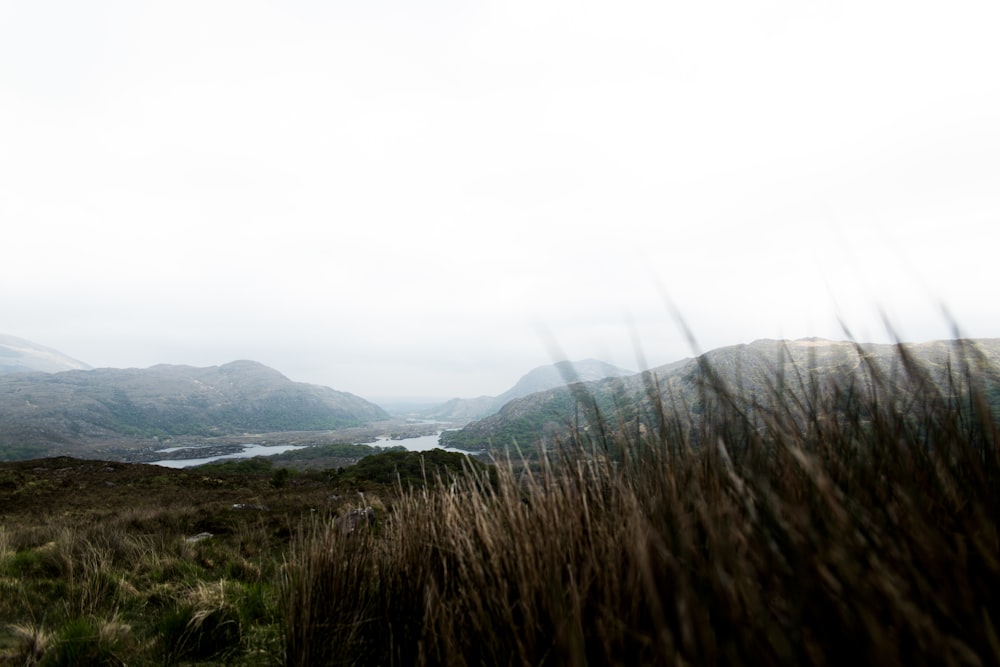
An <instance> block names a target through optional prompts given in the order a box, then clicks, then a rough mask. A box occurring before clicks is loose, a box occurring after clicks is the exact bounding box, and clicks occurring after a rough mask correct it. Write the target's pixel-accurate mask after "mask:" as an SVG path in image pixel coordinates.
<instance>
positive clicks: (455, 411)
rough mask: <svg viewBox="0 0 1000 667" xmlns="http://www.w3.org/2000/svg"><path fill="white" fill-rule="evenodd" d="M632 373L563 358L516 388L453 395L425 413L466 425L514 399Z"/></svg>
mask: <svg viewBox="0 0 1000 667" xmlns="http://www.w3.org/2000/svg"><path fill="white" fill-rule="evenodd" d="M632 374H633V371H627V370H624V369H622V368H618V367H617V366H612V365H611V364H608V363H605V362H603V361H599V360H597V359H585V360H583V361H559V362H557V363H555V364H550V365H547V366H539V367H538V368H535V369H533V370H531V371H529V372H528V373H527V374H525V375H524V376H523V377H521V379H520V380H518V381H517V382H516V383H515V384H514V386H513V387H511V388H510V389H508V390H507V391H505V392H504V393H502V394H500V395H499V396H480V397H478V398H453V399H451V400H450V401H447V402H446V403H443V404H441V405H438V406H436V407H434V408H432V409H430V410H426V411H424V412H423V413H421V416H422V417H425V418H427V419H440V420H441V421H446V422H451V423H453V424H466V423H468V422H470V421H473V420H476V419H482V418H483V417H487V416H489V415H492V414H494V413H496V412H497V411H499V410H500V409H501V408H502V407H503V406H504V405H505V404H506V403H508V402H510V401H512V400H514V399H517V398H522V397H524V396H528V395H530V394H534V393H537V392H539V391H545V390H546V389H554V388H556V387H563V386H565V385H567V384H569V383H571V382H593V381H596V380H601V379H603V378H612V377H624V376H628V375H632Z"/></svg>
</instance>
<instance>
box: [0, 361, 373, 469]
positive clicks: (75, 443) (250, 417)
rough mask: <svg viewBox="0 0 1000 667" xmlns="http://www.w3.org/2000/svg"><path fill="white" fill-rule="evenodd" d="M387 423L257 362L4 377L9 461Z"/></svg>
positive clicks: (0, 433) (0, 384)
mask: <svg viewBox="0 0 1000 667" xmlns="http://www.w3.org/2000/svg"><path fill="white" fill-rule="evenodd" d="M386 418H388V414H387V413H386V412H385V411H384V410H382V408H380V407H378V406H377V405H375V404H374V403H370V402H368V401H366V400H364V399H362V398H360V397H358V396H355V395H353V394H349V393H345V392H340V391H335V390H333V389H330V388H328V387H321V386H318V385H311V384H306V383H301V382H293V381H291V380H289V379H288V378H286V377H285V376H284V375H282V374H281V373H279V372H278V371H276V370H274V369H272V368H268V367H267V366H264V365H262V364H259V363H257V362H254V361H234V362H232V363H228V364H225V365H222V366H211V367H208V368H195V367H192V366H171V365H159V366H153V367H151V368H146V369H136V368H130V369H113V368H101V369H94V370H74V371H65V372H62V373H52V374H45V373H10V374H5V375H0V458H8V459H14V458H34V457H35V454H32V453H33V452H39V451H41V452H44V455H52V454H70V455H81V451H82V450H84V449H85V448H86V447H88V446H93V445H95V444H97V443H103V444H111V445H115V446H121V447H128V446H135V445H136V444H137V443H149V442H151V441H152V442H155V441H156V440H155V439H157V438H160V439H163V438H169V437H171V436H182V435H192V436H193V435H197V436H217V435H237V434H243V433H268V432H277V431H319V430H330V429H337V428H343V427H347V426H356V425H360V424H363V423H366V422H370V421H376V420H381V419H386ZM19 452H20V454H19ZM26 452H27V453H28V454H29V456H24V455H23V454H24V453H26Z"/></svg>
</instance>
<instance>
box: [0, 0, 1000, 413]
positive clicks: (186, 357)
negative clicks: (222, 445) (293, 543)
mask: <svg viewBox="0 0 1000 667" xmlns="http://www.w3.org/2000/svg"><path fill="white" fill-rule="evenodd" d="M998 35H1000V5H998V4H997V3H995V2H949V3H940V2H934V3H930V2H912V1H911V2H891V3H890V2H879V1H877V0H868V1H863V2H851V1H846V2H839V1H834V0H830V1H828V2H818V1H810V0H789V1H787V2H783V1H775V2H746V1H743V2H670V1H667V0H657V1H655V2H633V1H630V0H616V1H614V2H611V1H602V2H597V1H588V0H576V1H574V2H569V1H568V0H567V1H562V0H504V1H497V2H480V1H468V2H460V1H458V0H421V1H419V2H418V1H414V0H365V1H364V2H354V1H351V2H346V1H345V2H333V1H329V2H327V1H320V0H315V1H306V0H282V1H281V2H277V1H276V2H256V1H248V0H233V1H222V0H219V1H216V0H208V1H206V0H199V1H197V2H186V1H179V0H171V1H169V2H167V1H164V2H133V1H122V2H87V3H82V2H75V1H72V0H65V1H61V2H59V1H45V0H32V1H30V2H29V1H14V0H0V225H2V226H0V333H7V334H11V335H15V336H20V337H23V338H28V339H30V340H33V341H35V342H37V343H41V344H43V345H48V346H51V347H55V348H57V349H59V350H60V351H62V352H64V353H66V354H69V355H71V356H74V357H77V358H79V359H81V360H83V361H85V362H87V363H90V364H92V365H95V366H119V367H129V366H137V367H145V366H149V365H152V364H156V363H184V364H192V365H199V366H201V365H212V364H219V363H225V362H227V361H230V360H233V359H239V358H249V359H255V360H258V361H261V362H263V363H266V364H268V365H270V366H273V367H275V368H277V369H278V370H280V371H281V372H283V373H285V374H286V375H288V376H289V377H291V378H292V379H295V380H301V381H308V382H315V383H319V384H325V385H328V386H331V387H334V388H335V389H340V390H344V391H351V392H353V393H357V394H360V395H362V396H366V397H384V396H420V395H423V396H440V397H448V396H476V395H480V394H491V395H495V394H499V393H500V392H502V391H504V390H505V389H507V388H508V387H509V386H511V385H512V384H513V383H514V382H515V381H516V380H517V379H518V378H519V377H520V376H521V375H522V374H523V373H525V372H527V371H528V370H530V369H531V368H533V367H535V366H538V365H541V364H545V363H550V362H551V361H553V357H552V355H553V351H552V349H551V345H550V344H549V340H550V339H551V340H553V341H555V343H556V345H558V347H559V348H560V349H561V350H562V352H563V353H564V354H565V356H567V357H569V358H571V359H580V358H586V357H598V358H602V359H604V360H606V361H609V362H612V363H617V364H619V365H622V366H625V367H628V368H633V369H637V368H638V367H639V362H638V361H637V358H636V354H635V346H634V339H636V338H637V339H638V340H639V343H640V345H641V348H642V350H643V352H644V355H645V358H646V360H647V362H648V364H649V365H658V364H662V363H667V362H670V361H674V360H676V359H678V358H681V357H685V356H689V355H690V353H691V350H690V348H689V347H688V345H687V343H686V342H685V341H684V339H683V336H682V335H681V334H680V332H679V331H678V328H677V326H676V324H675V323H674V322H673V320H672V319H671V316H670V314H669V309H668V307H667V306H666V304H665V301H664V296H663V294H664V293H666V294H667V295H669V298H670V299H672V300H673V301H674V302H675V303H676V305H677V307H678V308H679V310H680V311H681V313H682V314H683V315H684V317H685V319H686V321H687V323H688V325H689V326H690V327H691V329H692V330H693V331H694V333H695V335H696V336H697V338H698V342H699V345H700V347H701V349H710V348H712V347H716V346H720V345H727V344H734V343H742V342H750V341H751V340H754V339H757V338H763V337H771V338H777V337H789V338H796V337H801V336H809V335H818V336H824V337H832V338H843V337H844V336H843V333H842V331H841V329H840V326H839V324H838V322H837V318H838V316H840V317H842V318H843V319H844V320H846V321H847V323H848V324H849V325H850V326H851V329H852V331H853V333H854V335H855V337H857V338H859V339H862V340H887V336H886V332H885V329H884V327H883V326H882V324H881V321H880V319H879V316H878V311H879V308H883V309H884V310H885V311H886V312H887V313H888V315H889V316H890V318H891V320H892V321H893V323H894V324H895V326H896V327H897V328H898V330H899V332H900V333H901V335H902V336H903V338H905V339H907V340H927V339H931V338H941V337H947V336H949V334H950V332H951V325H950V323H949V322H948V320H947V319H946V318H945V317H943V316H942V314H941V304H942V303H944V304H946V305H947V307H948V309H949V310H950V312H951V313H952V315H953V316H954V319H955V320H956V321H957V323H958V325H959V326H960V327H961V329H962V331H963V332H964V333H965V334H967V335H972V336H988V337H996V336H1000V309H998V308H997V302H996V292H997V289H996V288H997V286H998V283H1000V281H998V279H997V277H996V266H995V258H996V257H997V248H998V245H997V241H998V238H1000V38H998V37H997V36H998Z"/></svg>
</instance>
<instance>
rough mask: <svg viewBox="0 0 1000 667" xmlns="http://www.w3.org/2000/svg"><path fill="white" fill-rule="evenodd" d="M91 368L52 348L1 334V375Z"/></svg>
mask: <svg viewBox="0 0 1000 667" xmlns="http://www.w3.org/2000/svg"><path fill="white" fill-rule="evenodd" d="M89 368H90V366H89V365H88V364H85V363H83V362H82V361H79V360H77V359H74V358H72V357H68V356H66V355H65V354H63V353H62V352H59V351H58V350H54V349H52V348H51V347H45V346H44V345H39V344H38V343H32V342H31V341H29V340H24V339H23V338H17V337H16V336H8V335H6V334H0V373H30V372H42V373H58V372H60V371H72V370H87V369H89Z"/></svg>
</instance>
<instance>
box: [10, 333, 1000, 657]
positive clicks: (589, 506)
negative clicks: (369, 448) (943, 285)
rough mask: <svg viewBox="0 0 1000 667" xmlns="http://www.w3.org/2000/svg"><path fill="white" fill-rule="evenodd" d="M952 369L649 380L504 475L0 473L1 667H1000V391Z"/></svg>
mask: <svg viewBox="0 0 1000 667" xmlns="http://www.w3.org/2000/svg"><path fill="white" fill-rule="evenodd" d="M953 361H954V364H953V366H952V367H951V370H950V372H949V373H948V374H947V376H946V377H945V378H944V379H942V377H941V376H940V375H937V374H936V375H934V376H931V375H929V374H928V373H927V372H926V371H925V369H923V367H922V366H921V365H920V364H918V363H916V362H915V361H914V360H913V359H911V358H909V357H907V355H906V352H905V349H902V348H901V349H900V358H899V364H898V365H897V368H898V370H897V371H894V373H893V374H892V375H889V374H887V373H886V371H885V370H884V369H883V368H881V367H877V366H871V367H869V368H868V369H867V370H866V369H862V371H863V373H862V374H863V375H864V377H863V378H861V379H858V378H856V377H855V378H847V376H843V375H839V376H837V377H836V378H834V379H832V380H831V379H830V378H822V377H808V376H804V377H799V378H795V377H787V378H780V381H775V383H774V384H773V387H772V390H771V392H770V394H769V395H766V396H764V395H761V396H757V397H754V398H753V399H748V398H747V397H746V396H744V395H741V394H740V392H739V391H738V390H735V389H733V388H732V387H730V386H727V384H726V383H725V382H724V381H723V380H722V379H721V378H720V376H719V375H717V374H715V373H713V372H712V369H711V368H710V367H705V368H703V369H702V370H703V373H702V377H703V378H704V379H703V382H702V386H701V395H700V396H699V399H698V403H697V411H696V412H692V411H690V410H688V409H687V406H685V405H681V404H674V403H673V402H672V400H671V398H672V397H671V396H670V394H669V392H665V391H663V390H662V388H660V387H658V386H656V384H655V380H654V379H653V378H650V379H649V383H650V384H649V386H648V387H647V388H646V390H647V393H648V394H649V395H650V396H656V398H657V405H658V409H656V410H652V411H647V412H645V413H644V414H642V415H641V416H640V418H636V416H635V415H634V414H630V415H628V418H618V416H614V415H607V414H601V413H600V410H598V411H595V412H593V413H592V414H589V415H586V416H585V417H584V418H581V419H580V420H579V421H578V423H579V424H585V425H583V426H580V427H579V428H577V429H575V430H574V431H573V432H572V435H571V437H570V438H568V439H565V440H563V441H561V442H560V445H559V447H557V448H553V449H549V450H547V451H545V452H542V453H540V454H539V456H537V457H530V458H515V457H511V458H510V459H505V460H503V461H501V462H500V463H499V465H497V466H496V467H495V468H485V467H482V466H478V465H475V464H474V463H473V462H471V461H469V460H466V459H462V458H461V457H458V458H454V457H448V456H447V455H444V453H443V452H435V453H428V454H425V455H423V456H419V455H407V454H404V453H400V452H390V453H386V454H382V455H379V456H377V457H372V458H369V459H365V460H363V461H362V462H360V463H359V464H358V465H356V466H351V467H347V468H343V469H342V470H336V469H332V470H326V471H315V472H304V473H296V472H294V471H291V472H290V471H287V470H285V469H274V468H271V467H270V466H268V465H267V464H266V463H262V462H260V461H257V462H244V463H239V464H229V465H220V466H213V467H208V468H204V469H200V470H193V471H166V470H163V469H155V468H153V467H150V466H124V465H121V466H117V467H116V466H114V465H111V464H98V463H95V462H86V463H84V462H74V461H73V460H71V459H61V460H55V461H47V462H43V463H40V462H27V463H23V464H17V465H16V466H15V465H12V464H8V465H6V466H4V467H3V468H2V469H0V493H2V494H3V497H2V498H0V500H2V501H3V503H4V504H3V505H2V506H0V507H2V509H0V512H3V513H2V514H0V517H2V519H3V523H2V524H0V526H2V528H0V622H3V623H4V624H5V627H4V629H3V630H0V632H2V633H3V634H2V635H0V655H3V656H5V657H4V658H3V659H2V660H0V662H2V661H3V660H5V661H6V663H7V664H18V665H20V664H56V665H58V664H126V663H127V664H164V663H168V664H169V663H182V664H216V663H224V662H229V663H235V664H289V665H326V664H344V665H347V664H380V665H419V664H447V665H473V664H476V665H479V664H482V665H511V664H521V665H540V664H692V665H712V664H718V665H723V664H724V665H740V664H754V665H759V664H763V665H800V664H812V665H827V664H830V665H840V664H850V663H851V662H854V663H862V664H885V665H904V664H905V665H931V664H934V665H937V664H954V665H977V664H997V663H1000V639H998V636H1000V632H998V630H1000V628H998V625H997V624H998V622H1000V594H998V593H1000V557H998V556H997V554H1000V530H998V522H1000V452H998V449H997V440H998V438H997V436H998V433H997V423H998V421H997V415H996V414H994V412H993V411H992V409H991V408H990V403H989V400H988V398H989V397H990V396H991V395H993V394H995V392H996V390H997V387H996V386H993V385H992V384H990V383H991V382H992V380H984V379H983V378H987V379H988V378H994V377H996V374H995V372H992V369H984V368H983V367H982V363H983V362H982V360H981V359H978V358H977V356H976V354H975V350H974V349H970V350H966V351H965V353H963V354H961V355H957V356H956V357H955V359H954V360H953ZM987 370H989V371H991V372H986V371H987ZM792 385H794V386H792ZM577 398H578V400H579V402H580V405H581V410H583V409H585V408H586V407H587V405H588V398H587V396H586V395H579V396H578V397H577ZM593 405H594V404H593V403H591V406H593ZM622 409H623V411H624V410H628V409H629V406H622ZM692 422H695V423H696V424H697V428H696V429H694V430H692V428H691V424H692ZM612 424H613V425H615V426H614V427H611V426H609V425H612ZM421 459H422V460H423V464H421ZM456 462H458V463H456ZM84 465H87V466H93V467H91V468H88V469H87V470H85V471H82V472H81V471H80V470H79V469H80V467H81V466H84ZM102 466H103V467H102ZM39 467H40V468H41V470H40V471H39V470H36V469H35V468H39ZM396 471H398V472H399V473H400V476H399V477H398V478H396V476H395V475H394V473H395V472H396ZM4 475H5V476H4ZM394 479H396V480H398V481H393V480H394ZM425 480H429V482H430V483H427V484H425V483H424V482H425ZM108 483H110V484H111V486H109V485H108ZM368 505H370V506H372V507H374V509H375V513H374V515H375V521H374V522H373V523H369V522H368V521H367V520H365V521H359V522H356V523H355V522H345V521H344V518H345V517H348V516H350V515H349V512H350V510H351V509H352V508H361V507H364V506H368ZM123 508H124V509H123ZM362 516H365V517H366V518H367V516H368V515H367V514H366V515H362ZM203 533H210V534H211V537H206V536H205V535H203Z"/></svg>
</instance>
